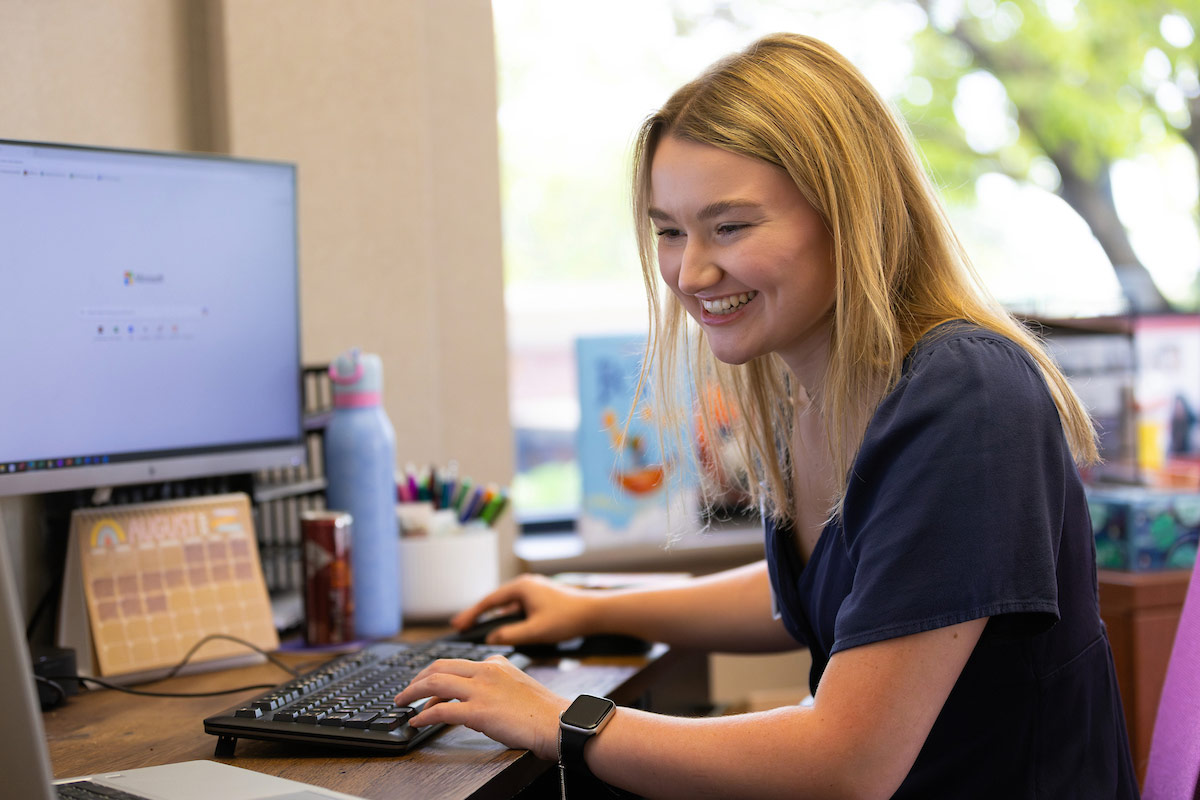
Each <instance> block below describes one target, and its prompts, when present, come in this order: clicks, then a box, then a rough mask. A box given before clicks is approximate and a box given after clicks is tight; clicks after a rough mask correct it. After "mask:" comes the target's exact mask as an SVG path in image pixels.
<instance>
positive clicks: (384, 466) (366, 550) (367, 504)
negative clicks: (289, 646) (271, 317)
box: [325, 348, 401, 639]
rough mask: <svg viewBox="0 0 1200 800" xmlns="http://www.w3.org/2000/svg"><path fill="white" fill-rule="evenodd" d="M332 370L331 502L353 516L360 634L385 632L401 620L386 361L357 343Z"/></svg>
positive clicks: (327, 465)
mask: <svg viewBox="0 0 1200 800" xmlns="http://www.w3.org/2000/svg"><path fill="white" fill-rule="evenodd" d="M329 377H330V379H331V380H332V382H333V414H332V416H331V417H330V420H329V425H328V427H326V429H325V478H326V481H327V482H328V485H327V488H326V491H325V496H326V504H327V505H328V507H329V508H330V509H331V510H335V511H348V512H350V515H351V516H352V517H353V521H352V522H351V526H352V527H351V538H350V569H351V573H352V580H353V583H354V630H355V635H356V636H358V637H359V638H361V639H383V638H387V637H389V636H395V635H396V634H397V633H399V632H400V626H401V613H400V564H399V551H400V540H399V535H400V534H399V529H398V527H397V523H396V477H395V465H396V434H395V433H394V431H393V430H392V423H391V422H389V421H388V418H387V414H385V413H384V411H383V406H382V405H381V402H382V397H383V365H382V364H381V363H380V360H379V356H377V355H371V354H368V353H360V352H359V351H358V349H357V348H355V349H354V350H351V351H349V352H347V353H343V354H342V355H340V356H338V357H337V359H335V360H334V362H333V364H331V365H330V367H329Z"/></svg>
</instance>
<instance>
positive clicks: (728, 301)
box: [700, 292, 758, 315]
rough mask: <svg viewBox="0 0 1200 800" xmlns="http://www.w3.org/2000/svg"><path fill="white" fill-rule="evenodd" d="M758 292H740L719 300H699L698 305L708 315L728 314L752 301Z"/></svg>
mask: <svg viewBox="0 0 1200 800" xmlns="http://www.w3.org/2000/svg"><path fill="white" fill-rule="evenodd" d="M757 294H758V292H742V293H741V294H735V295H730V296H729V297H722V298H720V299H719V300H701V301H700V304H701V305H703V306H704V310H705V311H707V312H708V313H710V314H717V315H721V314H728V313H729V312H731V311H733V310H735V309H737V308H740V307H741V306H743V305H745V304H746V303H749V302H750V301H751V300H753V299H754V297H755V295H757Z"/></svg>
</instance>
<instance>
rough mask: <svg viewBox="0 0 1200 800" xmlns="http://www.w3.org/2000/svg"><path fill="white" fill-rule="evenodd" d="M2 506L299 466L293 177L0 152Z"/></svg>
mask: <svg viewBox="0 0 1200 800" xmlns="http://www.w3.org/2000/svg"><path fill="white" fill-rule="evenodd" d="M0 286H2V287H3V289H2V290H0V319H2V320H3V321H4V326H5V329H6V335H4V336H0V364H2V365H3V369H4V381H3V382H2V385H3V387H4V388H3V390H0V495H14V494H30V493H40V492H50V491H60V490H66V489H85V488H91V487H101V486H111V485H118V484H128V483H146V482H155V481H166V480H175V479H180V478H193V477H201V476H207V475H219V474H233V473H239V472H250V471H254V470H258V469H265V468H269V467H278V466H286V465H298V464H300V463H302V462H303V459H304V446H303V442H304V433H303V419H302V412H303V409H302V401H301V388H302V377H301V376H302V367H301V359H300V333H299V330H300V321H299V293H298V290H299V287H298V267H297V237H296V171H295V167H294V166H293V165H291V164H285V163H276V162H264V161H250V160H245V159H235V158H227V157H216V156H199V155H183V154H168V153H149V152H139V151H123V150H113V149H102V148H90V147H75V146H64V145H51V144H34V143H28V142H10V141H0Z"/></svg>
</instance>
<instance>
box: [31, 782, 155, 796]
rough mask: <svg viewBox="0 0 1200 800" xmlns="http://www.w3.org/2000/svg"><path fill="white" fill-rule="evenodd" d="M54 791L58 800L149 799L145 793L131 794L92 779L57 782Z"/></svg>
mask: <svg viewBox="0 0 1200 800" xmlns="http://www.w3.org/2000/svg"><path fill="white" fill-rule="evenodd" d="M54 792H55V795H56V796H57V797H58V800H147V798H146V796H145V795H141V794H130V793H129V792H123V791H121V790H120V789H113V788H111V787H108V786H101V785H100V784H98V783H92V782H91V781H72V782H71V783H59V784H55V786H54Z"/></svg>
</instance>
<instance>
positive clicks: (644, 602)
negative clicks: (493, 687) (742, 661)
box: [452, 561, 799, 652]
mask: <svg viewBox="0 0 1200 800" xmlns="http://www.w3.org/2000/svg"><path fill="white" fill-rule="evenodd" d="M514 605H519V606H520V607H522V608H523V609H524V611H525V614H526V619H525V620H524V621H522V622H517V623H513V624H511V625H507V626H504V627H502V628H498V629H497V630H496V631H494V632H493V633H492V635H491V636H490V637H489V641H491V642H493V643H497V644H522V643H526V642H553V641H562V640H564V639H570V638H573V637H575V636H581V635H587V634H593V633H623V634H629V635H633V636H639V637H641V638H643V639H648V640H651V641H659V642H666V643H668V644H671V645H673V646H676V647H687V648H696V649H705V650H725V651H747V652H761V651H778V650H788V649H795V648H796V647H798V646H799V645H798V644H797V642H796V641H795V640H794V639H792V638H791V636H789V635H788V633H787V631H786V630H784V628H783V624H782V623H781V622H780V621H779V620H777V619H774V618H773V616H772V610H771V590H770V582H769V579H768V577H767V567H766V562H763V561H760V562H757V563H755V564H748V565H746V566H744V567H738V568H736V569H732V570H728V571H725V572H720V573H717V574H715V575H709V576H706V577H703V578H693V579H688V580H683V581H680V582H679V583H677V584H671V585H669V586H662V587H654V588H649V589H626V590H617V591H595V590H583V589H572V588H569V587H564V586H561V585H560V584H556V583H553V582H552V581H549V580H547V579H545V578H539V577H536V576H522V577H521V578H518V579H517V580H515V581H513V582H511V583H509V584H506V585H504V586H502V587H500V588H499V589H497V590H496V591H495V592H492V593H491V594H490V595H488V596H487V597H485V598H483V599H482V600H480V601H479V602H478V603H476V604H475V605H473V606H471V607H470V608H468V609H466V610H465V611H463V612H462V613H461V614H459V615H458V616H456V617H455V618H454V619H453V620H452V623H453V624H454V625H455V627H458V628H465V627H467V626H469V625H470V624H471V623H472V622H473V621H474V620H475V619H476V617H478V616H479V614H481V613H482V612H484V611H486V610H488V609H492V608H503V607H511V606H514Z"/></svg>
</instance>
